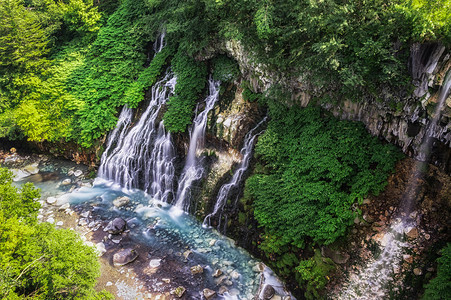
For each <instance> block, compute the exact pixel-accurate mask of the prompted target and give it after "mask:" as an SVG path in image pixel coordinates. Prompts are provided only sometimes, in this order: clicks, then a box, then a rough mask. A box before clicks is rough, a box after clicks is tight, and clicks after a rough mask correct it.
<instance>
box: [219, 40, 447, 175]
mask: <svg viewBox="0 0 451 300" xmlns="http://www.w3.org/2000/svg"><path fill="white" fill-rule="evenodd" d="M224 48H225V49H226V51H227V52H228V54H229V55H230V56H232V57H233V58H235V60H237V62H238V64H239V66H240V69H241V73H242V74H243V77H244V78H245V79H246V80H247V81H249V82H250V83H251V86H252V88H253V89H254V91H256V92H265V91H267V90H268V89H269V88H270V87H271V86H272V85H274V84H282V85H283V86H285V87H286V88H287V89H288V90H289V91H290V92H291V95H292V99H291V100H292V101H293V103H294V104H295V105H301V106H307V105H308V104H309V103H313V102H315V101H316V102H315V104H317V105H321V106H322V107H323V108H325V109H327V110H328V111H330V112H332V113H333V114H334V115H335V116H336V117H339V118H343V119H347V120H355V121H362V122H363V123H364V124H365V126H366V128H367V130H368V131H369V132H370V133H371V134H373V135H374V136H378V137H380V138H383V139H385V140H386V141H388V142H390V143H393V144H396V145H398V146H399V147H401V148H402V150H403V151H404V153H406V154H407V155H409V156H411V157H414V158H418V156H419V152H420V151H419V148H420V145H421V143H422V141H423V139H424V137H425V134H426V129H427V128H428V125H429V124H430V123H431V120H432V118H433V117H434V115H433V114H434V108H435V106H436V104H437V97H438V92H439V89H440V86H441V85H442V83H443V79H444V77H445V75H446V73H447V72H448V71H449V70H450V69H451V54H450V53H449V50H448V49H445V47H444V46H442V45H440V44H435V43H434V44H414V45H413V46H412V47H411V50H410V57H409V60H408V70H409V72H410V75H411V77H412V86H411V87H406V88H405V89H404V90H399V91H393V90H390V89H388V88H385V87H381V88H380V91H379V95H377V97H374V96H369V95H368V96H366V97H365V99H362V100H361V101H352V100H350V99H346V98H341V99H339V100H336V101H335V102H334V103H330V102H327V103H321V102H318V101H317V100H314V99H318V98H321V93H322V92H321V91H318V90H315V88H314V87H312V86H311V85H310V84H309V82H308V80H306V79H307V78H306V79H304V78H302V77H299V78H287V77H285V76H284V75H283V74H278V73H276V72H270V71H267V70H265V66H264V65H260V64H256V63H255V62H253V60H252V58H251V57H252V55H251V54H249V53H246V51H245V50H244V48H243V47H242V45H241V44H240V43H239V42H237V41H228V42H227V43H226V44H225V47H224ZM409 89H410V90H409ZM313 96H315V98H314V97H313ZM450 117H451V97H448V99H446V103H445V106H444V108H443V109H442V113H441V117H440V119H439V121H438V124H437V126H435V127H434V128H432V130H430V132H431V136H432V137H433V138H434V139H433V149H432V157H431V162H432V163H433V164H435V165H437V166H439V167H440V168H441V169H442V170H444V171H445V172H447V173H449V172H451V148H450V141H451V123H450Z"/></svg>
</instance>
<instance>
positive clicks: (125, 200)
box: [113, 196, 130, 208]
mask: <svg viewBox="0 0 451 300" xmlns="http://www.w3.org/2000/svg"><path fill="white" fill-rule="evenodd" d="M129 203H130V198H129V197H127V196H123V197H118V198H116V199H114V200H113V205H114V206H115V207H117V208H119V207H122V206H125V205H127V204H129Z"/></svg>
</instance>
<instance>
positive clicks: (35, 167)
mask: <svg viewBox="0 0 451 300" xmlns="http://www.w3.org/2000/svg"><path fill="white" fill-rule="evenodd" d="M23 169H24V171H27V172H28V173H30V174H38V173H39V168H38V163H34V164H31V165H28V166H26V167H24V168H23Z"/></svg>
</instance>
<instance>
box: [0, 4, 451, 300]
mask: <svg viewBox="0 0 451 300" xmlns="http://www.w3.org/2000/svg"><path fill="white" fill-rule="evenodd" d="M0 15H1V16H2V17H1V18H0V138H3V137H6V138H8V139H22V138H26V139H28V140H32V141H51V142H62V143H65V142H75V143H76V144H77V145H79V146H81V147H91V146H93V145H96V143H98V142H99V140H101V138H102V137H103V136H104V135H105V134H106V133H107V132H108V131H109V130H110V129H112V128H113V127H114V126H115V124H116V121H117V117H116V116H117V114H118V111H119V109H120V108H121V107H122V106H124V105H128V106H130V107H133V108H137V107H139V106H140V105H141V104H142V102H143V101H144V100H145V94H146V91H147V90H148V89H149V88H150V87H151V86H152V84H153V83H155V81H156V80H158V79H159V78H160V77H161V76H162V75H163V73H164V72H166V71H167V70H169V71H170V72H174V73H175V75H176V76H177V85H176V87H175V94H174V95H173V96H172V97H171V98H170V100H169V102H168V103H167V106H166V107H165V109H166V110H165V114H164V116H163V119H164V122H165V125H166V127H167V128H168V129H169V130H170V131H172V132H176V133H180V132H184V131H186V129H187V128H188V126H189V125H190V123H191V122H192V117H193V114H194V108H195V107H196V104H197V103H198V102H199V100H200V99H202V98H203V97H202V96H203V94H205V93H206V91H205V86H206V80H207V79H208V73H209V72H210V73H212V75H213V78H215V79H219V80H221V81H231V80H234V79H236V78H237V77H238V74H239V69H238V67H237V64H236V62H235V61H234V60H233V59H230V58H229V57H227V55H225V53H226V49H225V46H224V44H225V42H226V41H230V40H232V41H235V42H236V43H235V44H238V43H239V44H241V45H242V46H243V49H244V50H245V51H246V52H247V55H248V56H249V59H250V61H251V62H252V63H256V64H258V65H259V68H260V69H266V70H267V71H270V72H272V73H283V74H284V78H289V77H290V76H293V77H296V78H299V77H300V76H301V77H302V78H305V80H306V82H307V83H308V84H310V85H311V86H312V87H313V88H315V90H316V91H319V93H323V94H326V93H327V94H328V95H329V96H332V97H336V98H339V97H349V98H352V99H354V100H357V101H359V100H361V99H363V97H360V96H361V95H363V94H370V95H375V94H377V91H378V90H379V89H380V87H381V86H384V87H396V86H399V85H408V84H410V80H409V77H408V74H407V70H406V65H407V56H408V50H409V48H410V46H411V44H412V43H414V42H425V41H432V42H439V43H443V44H444V45H445V46H447V47H449V46H451V22H450V21H449V20H451V2H450V1H448V0H436V1H428V0H388V1H386V0H385V1H384V0H374V1H367V0H356V1H349V0H323V1H319V0H318V1H317V0H313V1H311V0H301V1H299V0H283V1H280V0H263V1H261V0H186V1H177V0H96V1H92V0H61V1H55V0H0ZM163 32H165V34H166V38H165V48H164V49H163V50H162V51H161V52H159V53H155V51H154V49H153V47H152V44H153V42H154V41H155V40H156V39H157V37H158V36H159V34H161V33H163ZM250 76H251V77H252V74H250ZM249 87H250V85H246V88H245V92H244V94H245V98H246V99H248V100H249V101H253V100H255V99H257V98H258V97H256V96H255V94H253V93H252V91H251V89H250V88H249ZM282 89H283V86H282ZM320 98H321V97H320ZM322 99H323V101H329V100H328V99H331V98H326V97H322ZM285 102H287V101H284V99H283V98H281V97H275V98H271V99H270V100H268V101H267V105H268V106H269V110H270V115H271V121H270V123H269V126H268V130H267V131H266V133H265V134H264V135H263V136H261V138H260V140H259V143H258V145H257V148H256V153H257V155H258V156H259V164H258V165H257V167H256V172H255V174H254V175H253V176H252V177H251V178H250V179H249V180H248V181H247V184H246V200H245V201H249V202H250V203H252V206H253V209H254V210H255V218H256V219H257V221H258V222H259V224H260V225H261V226H262V228H263V230H264V232H265V235H264V236H263V243H262V244H261V245H260V246H261V249H262V250H263V251H264V252H265V254H266V255H267V256H268V258H269V259H270V260H271V261H273V267H275V269H277V271H278V272H279V274H283V275H285V276H287V277H295V278H296V280H297V281H298V282H299V283H300V284H302V285H303V286H304V287H306V289H307V296H308V297H313V298H317V297H318V296H319V293H318V291H319V290H321V289H322V288H323V287H324V285H325V284H326V279H325V278H326V277H325V276H326V275H325V274H327V273H328V272H329V271H330V269H331V266H330V264H329V262H327V261H324V260H323V259H321V258H320V257H319V254H318V251H312V249H310V248H311V247H306V245H307V244H308V245H310V246H311V245H315V246H316V247H318V246H321V245H330V244H332V243H334V241H336V240H337V239H338V238H339V237H341V236H343V235H345V234H346V231H347V228H348V225H349V224H350V223H352V220H353V218H354V217H355V215H356V214H358V209H357V208H356V207H357V205H355V204H356V203H358V202H359V200H361V199H363V197H364V196H365V195H367V194H369V193H378V192H379V191H380V190H381V189H382V188H383V184H384V181H385V179H386V176H387V174H388V173H389V172H390V170H391V169H392V167H393V164H394V162H395V161H396V160H397V158H398V157H399V155H398V152H397V151H395V150H394V149H393V147H390V146H387V145H382V144H380V143H379V142H377V141H376V140H375V139H374V138H370V137H369V136H368V135H367V133H366V132H365V131H364V129H363V127H362V125H359V124H357V123H350V122H343V121H338V120H336V119H334V118H332V117H330V116H329V115H327V114H326V113H324V112H322V111H321V110H319V109H317V108H312V107H310V108H307V109H300V108H297V107H286V106H284V105H283V104H282V103H285ZM2 172H3V171H2ZM1 174H3V175H2V176H3V177H2V178H3V179H2V180H3V181H2V182H1V184H2V186H3V188H4V189H5V190H4V191H2V192H1V193H0V197H11V199H13V200H14V199H15V200H14V201H16V202H17V201H18V203H22V204H21V205H23V204H27V205H28V206H27V208H23V209H25V210H27V211H24V212H22V211H20V209H22V208H20V209H19V206H17V205H15V204H14V205H13V204H12V203H15V202H14V201H12V202H11V201H3V202H2V203H3V204H2V210H3V211H2V212H1V214H0V221H2V222H1V225H0V226H3V228H11V230H10V231H9V232H8V234H13V235H14V234H15V236H11V237H8V239H10V240H11V241H13V242H12V244H8V243H6V244H3V243H2V245H1V247H11V248H8V249H6V248H5V249H4V250H3V253H2V255H3V256H1V259H2V266H5V265H6V266H8V269H2V275H1V276H2V277H1V280H2V281H1V282H0V284H1V286H0V288H1V289H0V290H1V291H2V293H3V294H2V296H5V295H8V297H13V296H12V295H19V296H22V295H31V294H30V293H33V291H34V290H33V289H32V286H34V287H36V286H37V287H38V289H39V290H38V291H37V292H35V293H34V294H33V296H36V297H37V296H39V297H44V298H45V297H48V298H49V299H51V297H62V296H61V295H62V294H61V291H62V289H63V288H62V286H65V288H64V291H65V292H64V293H72V292H73V293H75V294H76V293H78V292H80V293H82V294H83V293H85V294H86V297H91V296H92V297H95V296H93V295H94V294H92V295H91V288H92V285H91V279H92V278H94V277H95V274H96V272H97V271H95V270H94V269H93V268H91V267H86V272H88V273H89V274H87V275H86V276H85V277H84V278H81V277H80V278H79V279H77V280H75V282H76V284H77V286H80V287H81V290H77V291H74V290H73V289H71V287H68V286H67V284H68V283H67V282H66V281H65V279H64V278H59V277H52V276H57V275H50V273H48V272H47V271H46V269H45V268H47V267H49V266H51V268H53V269H55V270H59V269H58V268H59V263H60V262H58V261H57V260H55V265H52V264H53V262H54V260H52V259H50V258H49V259H47V258H48V257H47V256H45V257H44V258H41V257H40V256H37V255H38V253H39V252H40V251H45V253H50V254H49V255H50V256H49V257H53V256H52V255H57V254H56V253H53V252H51V251H53V250H52V249H50V248H49V245H53V244H52V243H54V241H58V243H57V244H58V246H55V247H59V246H61V247H62V248H63V250H61V251H62V252H61V255H64V256H71V257H72V256H73V261H72V260H69V262H70V263H72V262H73V263H74V265H73V266H75V263H79V261H77V260H80V259H81V255H82V253H85V252H83V251H88V250H82V251H81V250H80V251H79V252H78V253H73V254H72V252H70V251H69V249H68V248H69V247H67V243H68V242H67V241H68V239H75V236H71V235H72V233H69V232H66V231H55V230H54V228H53V227H51V226H49V225H41V224H39V225H37V224H36V222H35V220H34V219H35V211H36V209H37V207H36V205H35V203H34V202H33V201H31V200H30V199H32V198H34V197H36V196H37V195H36V192H35V191H34V190H33V189H32V188H31V187H29V186H25V187H24V188H23V189H22V191H21V192H19V193H17V191H15V190H11V189H12V188H11V187H8V188H6V187H7V186H9V183H8V182H9V181H10V179H9V177H8V176H9V175H5V174H6V173H1ZM7 195H8V196H7ZM11 195H13V196H11ZM14 195H16V196H14ZM14 197H16V198H14ZM17 197H18V198H17ZM2 199H3V198H2ZM4 199H6V198H4ZM8 203H10V204H8ZM8 205H9V206H8ZM25 216H27V217H25ZM24 218H25V219H24ZM5 226H9V227H5ZM19 230H22V231H23V233H22V231H20V232H21V233H20V234H19ZM1 234H2V235H5V234H7V233H6V232H2V233H1ZM43 234H45V237H42V235H43ZM41 237H42V238H41ZM2 239H6V236H2ZM24 243H29V244H30V245H32V246H31V248H30V249H26V248H24V246H23V245H24ZM75 245H76V246H74V247H73V249H76V248H78V247H81V244H80V243H79V242H76V244H75ZM11 249H13V250H14V251H23V252H24V253H25V251H31V252H30V253H29V255H28V256H24V257H25V258H26V260H24V261H17V257H15V256H14V253H16V252H14V251H13V250H11ZM53 249H59V248H53ZM80 249H81V248H80ZM58 251H59V250H58ZM68 251H69V252H68ZM303 252H305V253H303ZM27 253H28V252H27ZM58 253H59V252H58ZM300 253H303V254H305V255H304V257H308V258H307V259H304V260H300V257H301V256H300V255H299V254H300ZM8 255H9V256H8ZM86 255H88V256H89V255H90V254H89V253H87V254H86ZM3 259H5V261H3ZM87 261H90V258H88V259H87ZM3 263H5V264H3ZM71 268H75V267H71ZM33 272H36V273H33ZM35 274H40V275H39V276H37V275H35ZM77 274H78V273H77ZM41 275H42V276H41ZM58 276H59V275H58ZM74 276H75V275H74ZM51 278H52V279H51ZM77 278H78V277H77ZM30 284H31V285H30ZM433 285H434V282H431V285H430V286H433ZM428 293H433V292H428ZM56 294H57V295H59V296H51V295H56ZM75 294H74V295H75ZM82 294H76V295H75V296H76V297H79V295H82ZM85 294H83V295H85ZM89 295H91V296H89ZM64 296H65V297H66V296H67V295H66V294H64ZM75 296H74V297H75ZM67 297H70V296H67Z"/></svg>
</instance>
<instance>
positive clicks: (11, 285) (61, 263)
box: [0, 168, 111, 300]
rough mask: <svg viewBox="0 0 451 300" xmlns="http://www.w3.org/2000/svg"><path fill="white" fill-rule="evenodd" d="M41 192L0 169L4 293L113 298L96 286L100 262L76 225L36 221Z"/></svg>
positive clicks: (7, 296) (0, 281)
mask: <svg viewBox="0 0 451 300" xmlns="http://www.w3.org/2000/svg"><path fill="white" fill-rule="evenodd" d="M37 198H39V191H38V190H36V189H35V188H34V187H33V185H32V184H25V185H23V186H22V187H21V188H20V189H17V188H15V187H13V185H12V179H11V173H10V172H9V171H7V170H6V169H3V168H0V297H1V298H2V299H93V300H94V299H111V297H110V296H109V295H108V294H106V293H104V292H101V293H97V292H96V291H95V290H94V285H95V279H96V278H97V277H98V276H99V263H98V261H97V256H96V254H95V252H94V250H93V248H91V247H88V246H86V245H84V244H83V241H82V240H81V239H80V237H79V236H78V235H77V234H76V233H75V232H73V231H71V230H56V229H55V227H54V226H53V225H51V224H48V223H39V224H38V223H37V212H38V209H39V208H40V205H39V203H38V202H37V201H36V199H37Z"/></svg>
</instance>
